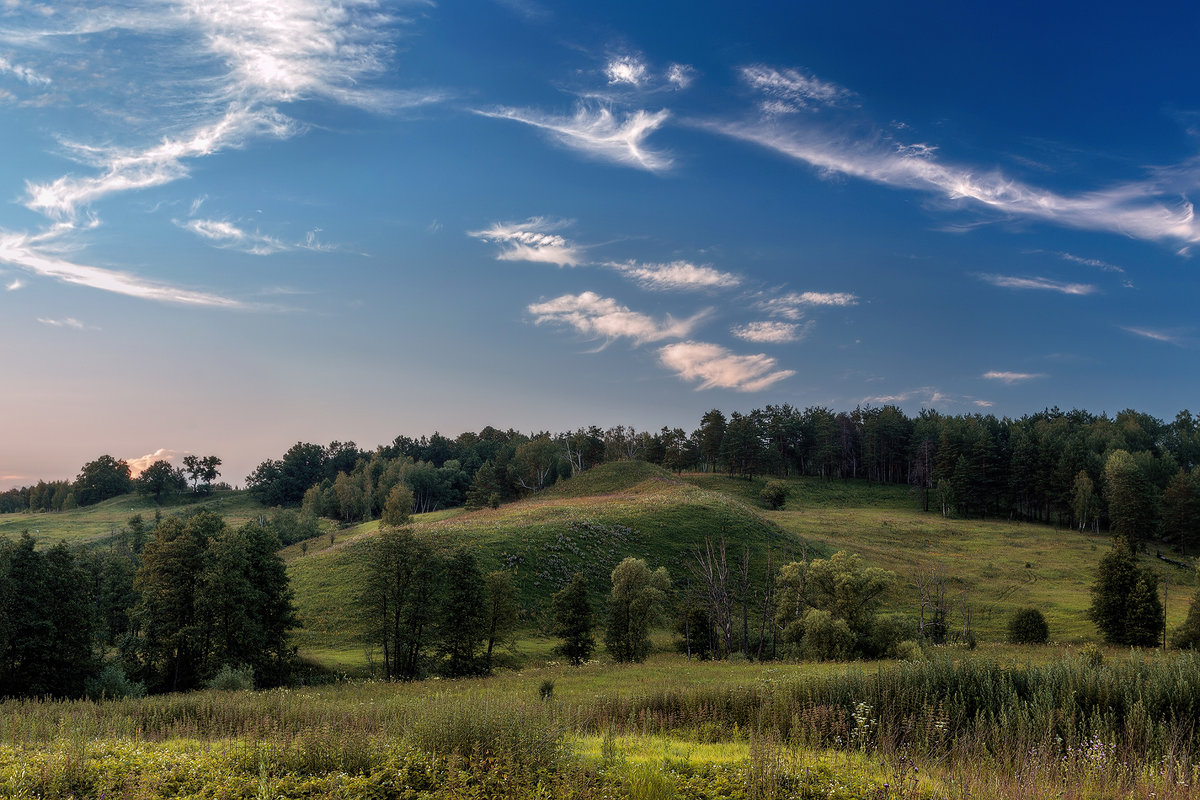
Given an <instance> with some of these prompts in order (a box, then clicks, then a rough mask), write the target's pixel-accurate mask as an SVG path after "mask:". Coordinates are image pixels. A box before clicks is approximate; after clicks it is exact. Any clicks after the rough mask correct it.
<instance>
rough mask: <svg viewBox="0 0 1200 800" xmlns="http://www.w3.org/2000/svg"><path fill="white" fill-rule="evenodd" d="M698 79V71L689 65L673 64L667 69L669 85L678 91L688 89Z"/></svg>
mask: <svg viewBox="0 0 1200 800" xmlns="http://www.w3.org/2000/svg"><path fill="white" fill-rule="evenodd" d="M695 79H696V70H695V69H693V68H692V67H690V66H689V65H687V64H672V65H671V66H669V67H667V83H669V84H671V85H672V86H674V87H675V88H676V89H686V88H688V87H689V86H691V85H692V81H694V80H695Z"/></svg>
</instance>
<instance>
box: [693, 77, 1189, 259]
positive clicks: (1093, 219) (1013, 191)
mask: <svg viewBox="0 0 1200 800" xmlns="http://www.w3.org/2000/svg"><path fill="white" fill-rule="evenodd" d="M743 77H744V78H745V79H746V81H747V83H749V84H750V85H751V86H752V87H753V88H755V89H757V90H759V91H760V92H761V93H763V94H764V95H765V96H766V97H767V98H768V101H767V102H768V110H771V109H776V110H778V109H779V108H782V109H783V110H789V109H790V110H798V109H797V108H796V106H797V105H799V106H800V107H804V106H803V104H804V103H807V102H808V98H809V97H810V96H811V99H812V100H813V101H814V102H815V101H818V100H820V99H821V98H822V97H827V96H828V97H832V96H835V95H831V92H832V89H820V88H819V86H821V85H823V82H820V83H819V84H816V86H817V87H818V88H814V89H811V91H810V90H808V89H806V88H805V87H806V86H807V85H808V84H806V83H805V80H809V79H807V78H805V76H803V75H799V74H798V73H797V75H795V76H791V75H790V73H788V72H780V71H778V70H771V69H769V68H763V67H749V68H746V70H744V71H743ZM800 79H805V80H800ZM812 80H816V79H812ZM831 86H832V85H831ZM806 92H809V93H808V94H806ZM793 95H794V96H795V98H798V99H792V97H793ZM781 98H782V99H781ZM771 103H774V105H770V104H771ZM789 103H791V105H790V106H789V105H788V104H789ZM780 104H782V105H780ZM802 120H803V118H793V122H794V124H784V122H783V121H781V120H780V119H779V117H778V115H777V114H770V113H768V114H766V115H765V116H764V117H763V118H762V119H758V120H754V121H747V122H724V121H723V122H714V123H709V124H707V125H705V126H704V127H707V128H708V129H710V130H713V131H715V132H718V133H721V134H724V135H726V136H729V137H732V138H734V139H738V140H741V141H745V142H749V143H751V144H755V145H758V146H760V147H764V148H767V149H769V150H771V151H773V152H776V153H778V154H780V155H783V156H785V157H787V158H790V159H793V160H795V161H799V162H802V163H804V164H807V165H809V166H811V167H813V168H815V169H817V170H818V171H820V172H822V173H826V174H831V175H846V176H850V177H854V178H859V179H861V180H865V181H870V182H872V183H878V184H882V185H884V186H890V187H893V188H897V189H908V190H915V191H923V192H929V193H932V194H935V195H937V196H940V197H942V198H943V199H945V200H946V201H949V202H952V203H956V204H968V205H974V206H977V207H980V208H986V209H990V210H992V211H995V212H998V213H1001V214H1005V215H1009V216H1013V217H1024V218H1029V219H1037V220H1042V221H1045V222H1049V223H1052V224H1056V225H1061V226H1065V227H1069V228H1078V229H1083V230H1098V231H1106V232H1111V233H1117V234H1121V235H1125V236H1130V237H1133V238H1138V239H1145V240H1151V241H1176V242H1184V243H1186V244H1194V243H1198V242H1200V221H1198V220H1197V219H1196V216H1195V213H1194V208H1193V206H1192V204H1191V203H1190V202H1188V201H1187V200H1186V199H1180V197H1181V195H1183V194H1185V193H1186V192H1188V191H1194V190H1196V189H1197V188H1198V187H1200V169H1198V168H1197V165H1196V164H1194V163H1192V164H1185V165H1183V166H1180V167H1174V168H1160V169H1157V170H1154V171H1153V172H1152V173H1151V174H1150V176H1149V177H1147V178H1146V179H1145V180H1141V181H1132V182H1127V183H1120V184H1116V185H1113V186H1110V187H1107V188H1103V189H1098V190H1094V191H1087V192H1080V193H1077V194H1063V193H1059V192H1054V191H1050V190H1048V189H1043V188H1041V187H1038V186H1034V185H1031V184H1028V183H1025V182H1022V181H1019V180H1016V179H1013V178H1010V177H1008V176H1006V175H1004V174H1003V173H1001V172H1000V171H999V170H995V169H979V168H976V167H971V166H965V165H958V164H951V163H944V162H942V161H940V160H939V159H938V158H937V157H936V155H935V150H936V148H933V147H930V146H929V145H926V144H920V143H917V144H898V143H896V142H895V141H893V140H892V139H891V138H890V137H888V136H885V135H883V134H881V133H878V132H876V133H874V134H870V135H867V136H863V135H860V134H847V133H845V132H844V130H842V129H837V128H833V127H831V126H829V125H824V124H813V123H805V122H803V121H802Z"/></svg>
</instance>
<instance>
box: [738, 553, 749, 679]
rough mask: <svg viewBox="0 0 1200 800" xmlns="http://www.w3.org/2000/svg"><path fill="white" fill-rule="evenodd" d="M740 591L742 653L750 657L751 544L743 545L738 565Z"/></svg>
mask: <svg viewBox="0 0 1200 800" xmlns="http://www.w3.org/2000/svg"><path fill="white" fill-rule="evenodd" d="M738 566H739V569H738V578H740V581H739V583H740V584H741V585H740V586H738V592H739V593H740V594H741V596H742V655H744V656H745V657H746V658H749V657H750V546H749V545H743V547H742V563H741V564H739V565H738Z"/></svg>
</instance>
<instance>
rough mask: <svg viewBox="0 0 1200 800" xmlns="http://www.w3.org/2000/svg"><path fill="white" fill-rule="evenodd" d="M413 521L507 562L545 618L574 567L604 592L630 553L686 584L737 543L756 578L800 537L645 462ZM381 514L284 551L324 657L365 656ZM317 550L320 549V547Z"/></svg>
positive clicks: (311, 635) (309, 644)
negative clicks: (366, 590)
mask: <svg viewBox="0 0 1200 800" xmlns="http://www.w3.org/2000/svg"><path fill="white" fill-rule="evenodd" d="M413 529H414V530H415V531H416V532H417V533H418V534H419V535H421V536H426V537H428V538H429V539H431V540H432V541H433V542H434V543H435V544H436V545H437V546H439V547H440V548H444V549H445V550H452V549H454V548H457V547H468V548H470V549H471V550H472V551H473V552H474V553H475V554H476V555H477V556H478V557H479V559H480V562H481V565H482V566H483V567H484V569H501V568H503V569H509V570H511V571H512V573H513V578H514V582H515V583H516V585H517V588H518V590H519V592H520V597H521V603H522V605H523V607H524V609H525V613H526V620H525V624H526V625H528V626H529V627H536V625H537V623H538V618H539V617H540V615H542V614H543V613H544V611H545V608H546V606H547V605H548V602H549V598H550V595H551V594H553V593H554V592H555V591H557V590H558V589H560V588H561V587H562V586H564V585H565V584H566V583H567V582H568V581H569V580H570V579H571V576H572V575H574V574H575V573H576V572H584V573H585V574H586V575H588V577H589V580H590V581H591V586H592V590H593V594H594V596H595V597H596V598H597V600H598V599H599V598H600V597H602V595H603V594H604V592H605V591H606V590H607V587H608V576H609V573H611V572H612V569H613V568H614V567H615V566H616V565H617V564H618V563H620V561H621V560H622V559H624V558H625V557H627V556H637V557H639V558H644V559H646V561H647V563H648V564H649V565H650V567H651V568H656V567H659V566H663V567H666V568H667V570H668V572H669V573H670V574H671V576H672V578H673V579H674V580H676V581H682V580H684V579H685V578H686V576H687V574H688V567H689V565H690V564H691V563H692V562H693V561H694V560H695V555H694V554H695V551H696V549H697V547H702V546H703V544H704V541H705V539H712V540H718V539H720V538H721V537H722V536H724V537H725V540H726V542H727V543H728V554H729V558H730V561H731V564H732V563H733V562H734V561H736V560H737V559H740V558H741V554H742V553H743V551H744V549H745V548H749V552H750V553H751V558H752V569H751V575H752V580H754V581H755V583H756V586H761V584H762V582H763V580H764V579H765V566H766V562H765V559H766V554H767V552H768V551H771V552H772V554H773V555H772V559H773V563H774V564H776V565H778V564H780V563H783V562H786V561H788V560H792V559H794V558H797V557H798V556H799V554H800V552H801V547H800V544H799V542H798V541H797V539H796V537H795V536H794V535H792V534H789V533H787V532H786V531H784V530H783V529H782V528H780V527H779V526H777V525H775V524H774V523H772V522H770V521H768V520H766V519H765V518H764V517H763V516H762V515H761V514H759V513H758V512H757V511H756V510H755V509H753V508H751V507H750V506H748V505H746V504H745V503H743V502H742V501H740V500H739V499H737V498H733V497H730V496H728V495H725V494H721V493H718V492H712V491H709V490H707V489H704V488H701V487H698V486H695V485H693V484H691V483H689V482H687V481H683V480H679V479H678V478H676V477H675V476H674V475H672V474H671V473H669V472H666V471H665V470H662V469H659V468H658V467H654V466H651V465H648V464H643V463H639V462H632V463H631V462H622V463H616V464H605V465H603V466H600V467H596V468H595V469H593V470H590V471H589V472H587V473H584V474H582V475H579V476H577V477H575V478H572V479H570V480H569V481H566V482H564V483H561V484H559V485H558V486H556V487H554V488H553V489H550V490H548V491H546V492H543V493H541V494H539V495H537V496H535V497H533V498H530V499H527V500H524V501H521V502H517V503H512V504H508V505H504V506H501V507H500V508H499V509H483V510H480V511H473V512H463V513H459V514H455V515H433V516H432V518H431V517H430V516H429V515H420V516H417V517H416V518H415V519H414V522H413ZM377 531H378V523H368V524H366V525H363V526H360V527H358V528H354V529H349V530H346V531H343V532H342V533H340V534H339V537H340V541H338V542H335V543H334V544H333V545H332V546H330V545H329V543H328V539H325V540H323V541H322V542H319V543H317V542H314V543H312V544H311V545H310V547H309V550H308V552H307V554H303V555H302V554H301V551H300V550H299V548H298V546H293V547H291V548H289V549H288V551H286V556H287V558H288V559H289V562H288V570H289V574H290V576H291V579H292V585H293V587H294V588H295V590H296V601H297V605H298V606H299V608H300V617H301V619H302V620H303V621H304V624H305V630H304V631H303V632H302V633H301V634H300V635H299V636H298V639H297V641H298V642H299V643H300V645H301V646H302V648H303V649H305V650H306V651H309V652H311V653H312V654H313V655H314V656H316V657H318V658H319V659H321V658H325V657H328V656H332V655H333V652H331V651H335V652H338V653H341V654H342V655H341V656H340V657H339V658H337V659H336V661H337V663H339V665H342V666H348V665H349V664H351V663H353V662H355V661H358V662H359V663H361V660H362V659H363V657H364V656H363V653H362V647H361V645H360V644H359V643H358V631H359V628H360V620H359V617H360V615H359V614H358V613H357V612H356V610H355V609H354V600H355V596H356V594H357V591H358V586H359V585H361V578H362V575H363V573H364V570H365V559H366V555H367V547H366V544H367V542H368V541H369V540H370V539H371V538H372V537H373V536H375V535H376V534H377ZM317 548H319V549H317Z"/></svg>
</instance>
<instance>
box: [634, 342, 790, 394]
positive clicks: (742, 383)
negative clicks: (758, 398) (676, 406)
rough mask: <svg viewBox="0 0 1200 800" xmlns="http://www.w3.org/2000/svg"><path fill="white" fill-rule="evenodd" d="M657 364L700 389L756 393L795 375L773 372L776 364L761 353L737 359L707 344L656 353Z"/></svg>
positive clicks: (677, 346)
mask: <svg viewBox="0 0 1200 800" xmlns="http://www.w3.org/2000/svg"><path fill="white" fill-rule="evenodd" d="M658 359H659V362H660V363H661V364H662V365H663V366H664V367H666V368H667V369H669V370H671V371H672V372H674V373H675V374H677V375H678V376H679V377H680V378H681V379H683V380H685V381H688V382H690V383H698V384H699V385H698V386H697V387H696V388H697V390H700V389H734V390H736V391H739V392H757V391H761V390H763V389H766V388H767V387H769V386H772V385H774V384H776V383H778V382H779V381H781V380H784V379H785V378H790V377H791V376H792V375H795V374H796V373H795V371H794V370H790V369H782V370H781V369H776V367H778V365H779V362H778V361H776V360H775V359H774V358H772V357H771V356H768V355H765V354H763V353H756V354H753V355H737V354H736V353H733V352H731V351H730V350H728V349H726V348H724V347H722V346H720V345H717V344H711V343H708V342H693V341H685V342H676V343H674V344H669V345H666V346H664V347H661V348H659V350H658Z"/></svg>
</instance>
